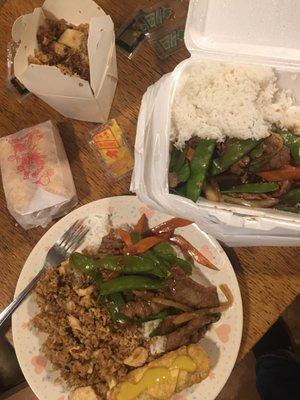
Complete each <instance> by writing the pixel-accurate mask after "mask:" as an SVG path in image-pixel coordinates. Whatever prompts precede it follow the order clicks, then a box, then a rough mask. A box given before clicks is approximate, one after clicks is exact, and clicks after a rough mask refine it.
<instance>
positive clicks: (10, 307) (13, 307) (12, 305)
mask: <svg viewBox="0 0 300 400" xmlns="http://www.w3.org/2000/svg"><path fill="white" fill-rule="evenodd" d="M44 272H45V268H42V269H41V270H40V271H39V272H38V274H37V275H36V276H35V277H34V278H33V279H32V281H31V282H30V283H28V285H27V286H26V287H25V289H23V290H22V292H20V293H19V294H18V296H17V297H16V298H15V299H14V300H13V301H12V302H11V303H10V304H9V305H8V306H7V307H6V308H5V309H4V310H3V311H2V312H1V313H0V329H1V328H2V326H3V324H4V322H5V321H6V320H7V318H8V317H10V316H11V315H12V313H13V312H14V311H15V310H16V309H17V308H18V307H19V305H20V304H21V303H22V301H23V300H24V299H25V297H26V296H27V295H28V293H30V292H31V290H32V289H33V288H34V287H35V285H36V284H37V282H38V281H39V280H40V278H41V277H42V275H43V274H44Z"/></svg>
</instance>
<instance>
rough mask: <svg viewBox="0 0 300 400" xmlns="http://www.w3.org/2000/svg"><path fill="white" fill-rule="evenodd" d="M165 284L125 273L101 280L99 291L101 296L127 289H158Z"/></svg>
mask: <svg viewBox="0 0 300 400" xmlns="http://www.w3.org/2000/svg"><path fill="white" fill-rule="evenodd" d="M165 285H166V283H165V282H163V281H160V280H157V279H153V278H150V277H147V276H140V275H127V276H119V277H118V278H115V279H112V280H110V281H106V282H103V283H102V284H101V285H100V287H99V291H100V295H101V296H107V295H109V294H112V293H119V292H125V291H127V290H158V289H161V288H163V287H164V286H165Z"/></svg>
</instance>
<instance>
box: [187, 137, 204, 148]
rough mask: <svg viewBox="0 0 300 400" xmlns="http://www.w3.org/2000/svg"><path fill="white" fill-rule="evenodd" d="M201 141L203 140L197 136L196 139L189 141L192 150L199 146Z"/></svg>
mask: <svg viewBox="0 0 300 400" xmlns="http://www.w3.org/2000/svg"><path fill="white" fill-rule="evenodd" d="M200 141H201V138H199V137H197V136H194V137H192V138H191V139H189V140H188V142H187V144H188V146H189V147H191V148H192V149H195V148H196V147H197V146H198V144H199V142H200Z"/></svg>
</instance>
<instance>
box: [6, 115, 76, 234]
mask: <svg viewBox="0 0 300 400" xmlns="http://www.w3.org/2000/svg"><path fill="white" fill-rule="evenodd" d="M0 149H1V151H0V165H1V172H2V181H3V187H4V192H5V196H6V201H7V208H8V210H9V212H10V213H11V215H12V216H13V217H14V218H15V219H16V221H17V222H18V223H19V224H20V225H21V226H22V227H23V228H24V229H29V228H33V227H36V226H46V225H47V224H48V223H49V222H51V221H52V220H53V219H55V218H58V217H60V216H62V215H64V214H66V213H68V212H69V211H70V210H71V209H72V208H73V207H74V206H75V205H76V204H77V194H76V189H75V186H74V182H73V178H72V174H71V170H70V166H69V162H68V159H67V156H66V153H65V150H64V146H63V143H62V141H61V138H60V135H59V132H58V129H57V127H56V126H55V125H54V124H53V123H52V122H51V121H47V122H44V123H42V124H39V125H36V126H34V127H32V128H26V129H23V130H22V131H20V132H17V133H15V134H12V135H9V136H5V137H3V138H1V139H0Z"/></svg>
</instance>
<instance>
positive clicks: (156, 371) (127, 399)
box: [118, 356, 197, 400]
mask: <svg viewBox="0 0 300 400" xmlns="http://www.w3.org/2000/svg"><path fill="white" fill-rule="evenodd" d="M170 369H179V370H182V371H186V372H195V371H196V369H197V365H196V363H195V362H194V361H193V360H192V359H191V357H189V356H179V357H177V358H176V359H175V360H174V362H173V363H172V366H171V367H170V368H166V367H154V368H149V369H148V370H147V371H146V372H145V373H144V375H143V376H142V378H141V379H140V381H139V382H137V383H131V382H124V383H123V384H122V386H121V389H120V392H119V394H118V400H134V399H136V398H137V397H138V396H139V395H140V394H141V393H143V392H144V391H145V390H146V389H149V388H152V387H153V386H155V385H159V384H164V383H165V382H167V381H168V380H171V379H172V376H171V374H170Z"/></svg>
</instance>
